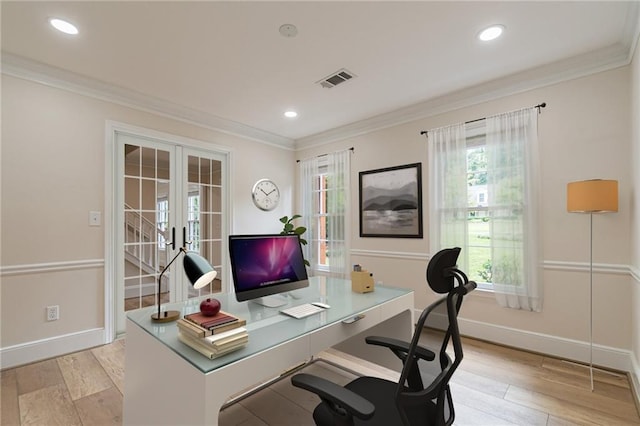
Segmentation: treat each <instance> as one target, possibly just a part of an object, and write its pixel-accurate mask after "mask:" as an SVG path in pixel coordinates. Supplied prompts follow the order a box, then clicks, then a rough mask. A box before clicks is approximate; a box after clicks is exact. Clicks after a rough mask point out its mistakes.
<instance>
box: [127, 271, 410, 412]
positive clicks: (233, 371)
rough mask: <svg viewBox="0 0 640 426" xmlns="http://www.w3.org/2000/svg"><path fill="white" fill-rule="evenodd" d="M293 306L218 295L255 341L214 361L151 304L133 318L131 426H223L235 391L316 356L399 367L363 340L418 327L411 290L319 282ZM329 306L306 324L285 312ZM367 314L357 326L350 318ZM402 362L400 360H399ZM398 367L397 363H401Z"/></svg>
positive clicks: (183, 305) (185, 308) (193, 306)
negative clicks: (223, 410)
mask: <svg viewBox="0 0 640 426" xmlns="http://www.w3.org/2000/svg"><path fill="white" fill-rule="evenodd" d="M293 296H294V297H290V298H289V301H288V304H287V305H285V306H280V307H277V308H267V307H264V306H260V305H258V304H256V303H253V302H236V300H235V295H234V294H218V295H215V297H216V298H217V299H218V300H220V302H221V304H222V310H224V311H226V312H230V313H232V314H234V315H236V316H238V317H240V318H243V319H246V320H247V326H246V327H247V330H248V332H249V343H248V344H247V345H246V346H244V347H243V348H242V349H239V350H237V351H235V352H231V353H229V354H227V355H225V356H222V357H220V358H217V359H213V360H212V359H209V358H207V357H205V356H204V355H202V354H200V353H199V352H197V351H195V350H193V349H191V348H190V347H189V346H187V345H185V344H183V343H182V342H180V341H179V340H178V328H177V326H176V323H175V322H170V323H164V324H163V323H160V324H157V323H153V322H152V321H151V318H150V317H151V314H152V313H153V312H154V311H155V310H156V309H157V307H150V308H145V309H140V310H136V311H132V312H129V313H128V314H127V338H126V349H125V392H124V410H123V411H124V418H123V422H124V424H127V425H134V424H135V425H148V424H154V425H160V424H167V425H176V424H180V425H186V424H193V425H204V424H217V422H218V413H219V410H220V407H221V406H222V405H223V404H224V403H225V401H226V400H227V399H228V398H229V397H230V396H231V395H233V394H235V393H238V392H240V391H242V390H243V389H246V388H248V387H250V386H252V385H253V384H256V383H259V382H261V381H263V380H267V379H270V378H273V377H276V376H278V375H279V374H281V373H282V372H284V371H286V370H288V369H289V368H290V367H292V366H295V365H297V364H300V363H302V362H304V361H306V360H308V359H309V358H311V357H312V356H314V355H316V354H317V353H319V352H321V351H323V350H325V349H327V348H329V347H332V346H336V345H339V346H338V348H339V349H340V350H343V351H345V352H348V353H350V354H352V355H354V356H358V357H360V358H364V359H367V360H369V361H372V362H377V363H382V364H387V360H390V362H394V361H395V359H394V358H393V356H390V357H389V358H387V357H388V356H389V355H388V354H387V353H386V352H389V351H388V350H386V351H385V350H384V349H383V348H379V350H380V353H378V352H377V351H376V350H375V349H372V348H371V347H369V348H367V347H366V344H365V343H364V336H360V334H361V333H365V334H364V335H371V334H381V335H393V336H394V337H398V338H409V337H410V336H411V333H412V324H413V315H412V312H413V292H412V291H411V290H406V289H400V288H393V287H384V286H377V287H376V289H375V291H373V292H371V293H365V294H359V293H354V292H352V291H351V283H350V281H345V280H338V279H329V278H326V279H325V278H323V277H314V278H312V279H311V280H310V286H309V287H308V288H305V289H301V290H296V291H294V292H293ZM200 300H202V299H195V300H189V301H186V302H179V303H173V304H167V305H165V306H163V308H165V309H173V310H179V311H181V313H182V315H185V314H189V313H192V312H196V311H198V310H199V305H200ZM309 302H324V303H327V304H329V305H330V306H331V308H330V309H328V310H326V311H324V312H321V313H319V314H315V315H312V316H309V317H306V318H302V319H295V318H291V317H288V316H285V315H283V314H280V313H279V311H280V309H283V308H286V307H289V306H295V305H299V304H302V303H309ZM358 314H364V318H362V319H361V320H358V321H355V322H353V323H351V324H345V323H343V321H344V320H347V319H349V318H352V317H354V316H355V315H358ZM395 363H397V361H395ZM395 367H397V365H395Z"/></svg>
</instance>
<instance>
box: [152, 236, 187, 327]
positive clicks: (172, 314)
mask: <svg viewBox="0 0 640 426" xmlns="http://www.w3.org/2000/svg"><path fill="white" fill-rule="evenodd" d="M185 252H186V250H185V249H184V247H180V250H179V251H178V254H176V255H175V256H174V257H173V259H171V262H169V263H168V264H167V266H165V267H164V269H163V270H162V272H160V276H159V277H158V312H157V313H155V314H153V315H151V320H152V321H155V322H170V321H175V320H177V319H178V318H180V312H179V311H165V312H160V307H161V306H162V304H161V303H160V292H161V291H162V276H163V275H164V273H165V272H166V271H167V270H168V269H169V266H171V264H172V263H173V262H175V260H176V259H177V258H178V256H180V255H181V254H182V253H185Z"/></svg>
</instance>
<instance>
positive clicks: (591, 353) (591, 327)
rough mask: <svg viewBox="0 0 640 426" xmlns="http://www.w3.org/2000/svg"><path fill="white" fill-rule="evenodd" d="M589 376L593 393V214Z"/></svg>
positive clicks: (590, 273) (590, 229)
mask: <svg viewBox="0 0 640 426" xmlns="http://www.w3.org/2000/svg"><path fill="white" fill-rule="evenodd" d="M589 236H590V238H589V376H590V378H591V392H593V212H590V213H589Z"/></svg>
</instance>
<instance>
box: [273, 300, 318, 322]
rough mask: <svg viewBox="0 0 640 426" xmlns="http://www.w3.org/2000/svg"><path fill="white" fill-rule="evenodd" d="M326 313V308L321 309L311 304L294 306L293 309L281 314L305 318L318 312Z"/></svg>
mask: <svg viewBox="0 0 640 426" xmlns="http://www.w3.org/2000/svg"><path fill="white" fill-rule="evenodd" d="M322 311H326V309H325V308H321V307H320V306H315V305H312V304H311V303H304V304H302V305H298V306H293V307H291V308H287V309H282V310H281V311H280V313H282V314H285V315H289V316H290V317H294V318H298V319H300V318H304V317H308V316H309V315H313V314H317V313H318V312H322Z"/></svg>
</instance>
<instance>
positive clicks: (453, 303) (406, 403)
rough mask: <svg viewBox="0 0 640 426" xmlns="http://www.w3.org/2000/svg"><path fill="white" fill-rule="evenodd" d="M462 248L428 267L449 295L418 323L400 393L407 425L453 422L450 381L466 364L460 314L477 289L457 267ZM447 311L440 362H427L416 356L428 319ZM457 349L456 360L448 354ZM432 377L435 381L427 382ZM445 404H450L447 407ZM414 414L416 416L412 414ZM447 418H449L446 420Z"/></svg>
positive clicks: (431, 279)
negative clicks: (418, 421) (423, 420)
mask: <svg viewBox="0 0 640 426" xmlns="http://www.w3.org/2000/svg"><path fill="white" fill-rule="evenodd" d="M459 254H460V248H458V247H455V248H450V249H444V250H441V251H439V252H438V253H436V254H435V255H434V256H433V257H432V258H431V260H430V261H429V265H428V266H427V272H426V276H427V282H428V284H429V287H431V289H432V290H433V291H435V292H436V293H440V294H446V296H443V297H441V298H440V299H438V300H437V301H436V302H434V303H432V304H431V305H429V306H428V307H427V308H425V309H424V310H423V311H422V313H421V315H420V317H419V318H418V321H417V322H416V327H415V332H414V334H413V337H412V340H411V345H410V347H409V351H408V353H407V357H406V360H405V362H404V365H403V368H402V373H401V376H400V381H399V386H398V390H397V394H396V401H397V404H398V409H399V410H400V413H401V415H403V416H405V418H403V420H404V422H405V424H411V421H410V418H412V417H415V413H416V412H419V413H420V414H418V417H423V416H428V417H429V419H431V420H432V421H433V423H428V424H436V425H445V424H451V423H453V418H454V411H453V403H452V401H451V394H450V390H449V380H450V379H451V376H452V375H453V373H454V371H455V370H456V369H457V367H458V365H460V362H461V361H462V357H463V352H462V342H461V339H460V331H459V329H458V319H457V317H458V313H459V312H460V307H461V305H462V300H463V298H464V296H465V295H467V294H468V293H469V292H470V291H472V290H473V289H475V288H476V283H475V282H473V281H469V280H468V278H467V276H466V275H465V274H464V272H462V271H460V270H459V269H457V267H456V262H457V259H458V255H459ZM442 306H444V307H445V308H446V322H447V325H446V327H445V329H444V338H443V341H442V345H441V346H440V350H439V352H438V353H437V354H436V360H434V361H433V362H426V361H423V360H419V357H417V356H416V348H417V347H418V346H419V341H420V337H421V334H422V331H423V328H424V326H425V323H426V321H427V319H428V318H429V317H430V316H432V315H433V314H434V312H437V311H439V310H441V309H442V308H441V307H442ZM439 308H440V309H439ZM450 343H451V344H452V346H453V355H454V356H453V359H451V357H450V356H449V355H448V354H447V352H446V350H447V347H448V346H449V344H450ZM436 362H437V363H438V364H436V367H437V368H435V370H436V371H435V373H433V372H431V373H430V374H423V372H422V371H420V369H421V368H425V367H426V366H427V365H429V366H430V367H432V370H433V367H434V363H436ZM425 377H430V378H431V379H430V380H428V382H427V379H425ZM445 403H446V404H448V405H447V406H445ZM447 407H448V411H449V415H448V416H446V415H445V414H446V410H445V408H447ZM411 413H413V415H412V414H411ZM445 417H446V418H445Z"/></svg>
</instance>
